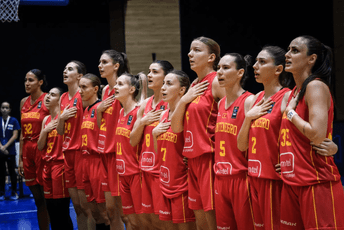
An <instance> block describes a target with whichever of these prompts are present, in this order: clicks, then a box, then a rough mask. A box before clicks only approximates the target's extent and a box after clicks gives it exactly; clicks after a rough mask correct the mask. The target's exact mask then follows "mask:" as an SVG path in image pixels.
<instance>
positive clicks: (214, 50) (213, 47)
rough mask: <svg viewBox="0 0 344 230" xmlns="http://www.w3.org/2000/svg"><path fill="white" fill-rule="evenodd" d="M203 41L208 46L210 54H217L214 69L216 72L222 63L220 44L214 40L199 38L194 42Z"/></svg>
mask: <svg viewBox="0 0 344 230" xmlns="http://www.w3.org/2000/svg"><path fill="white" fill-rule="evenodd" d="M195 40H196V41H201V42H203V43H204V44H205V45H207V47H208V51H209V53H210V54H215V61H214V64H213V69H214V70H216V69H217V65H218V64H219V61H220V58H221V57H220V53H221V50H220V46H219V44H218V43H217V42H216V41H214V40H213V39H211V38H207V37H203V36H202V37H198V38H195V39H194V41H195Z"/></svg>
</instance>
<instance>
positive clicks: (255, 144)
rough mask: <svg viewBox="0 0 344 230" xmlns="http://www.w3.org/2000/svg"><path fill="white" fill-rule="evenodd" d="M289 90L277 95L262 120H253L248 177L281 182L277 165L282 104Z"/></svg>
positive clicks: (260, 95)
mask: <svg viewBox="0 0 344 230" xmlns="http://www.w3.org/2000/svg"><path fill="white" fill-rule="evenodd" d="M288 91H290V90H289V89H287V88H284V89H281V90H280V91H278V92H277V93H275V94H274V95H273V96H272V97H271V100H272V101H273V102H274V104H273V106H272V109H270V110H269V111H268V113H267V114H266V115H264V116H261V117H260V118H258V119H256V120H253V121H252V123H251V128H250V133H249V149H248V175H250V176H252V177H260V178H264V179H272V180H280V179H281V178H280V175H279V174H278V173H277V172H276V168H275V165H276V164H278V163H279V146H278V137H279V130H280V127H281V121H282V113H281V104H282V101H283V97H284V94H285V93H287V92H288ZM264 95H265V92H261V93H260V94H259V95H258V98H257V100H256V101H255V103H254V104H257V103H258V102H259V101H260V100H262V99H263V97H264Z"/></svg>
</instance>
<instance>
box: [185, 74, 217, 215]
mask: <svg viewBox="0 0 344 230" xmlns="http://www.w3.org/2000/svg"><path fill="white" fill-rule="evenodd" d="M215 77H216V72H212V73H210V74H208V75H207V76H205V77H204V78H203V79H202V80H201V81H200V83H201V82H204V81H208V83H209V85H208V88H207V89H206V90H205V91H204V93H203V94H202V95H201V96H198V97H197V98H196V99H195V100H193V101H192V102H191V103H190V104H188V105H187V107H186V112H185V115H184V137H185V143H184V149H183V155H184V156H186V157H187V158H190V159H189V161H188V165H189V206H190V208H191V209H193V210H199V209H203V210H204V211H209V210H214V188H213V185H214V172H213V170H212V167H213V165H214V151H215V125H216V117H217V112H218V111H217V102H216V101H215V99H214V97H213V94H212V84H213V80H214V78H215ZM193 85H194V84H192V86H193Z"/></svg>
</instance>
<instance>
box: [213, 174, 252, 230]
mask: <svg viewBox="0 0 344 230" xmlns="http://www.w3.org/2000/svg"><path fill="white" fill-rule="evenodd" d="M214 188H215V212H216V223H217V229H245V230H246V229H247V230H249V229H254V222H253V208H252V203H251V195H250V188H249V183H248V176H247V173H241V174H238V175H233V176H215V182H214Z"/></svg>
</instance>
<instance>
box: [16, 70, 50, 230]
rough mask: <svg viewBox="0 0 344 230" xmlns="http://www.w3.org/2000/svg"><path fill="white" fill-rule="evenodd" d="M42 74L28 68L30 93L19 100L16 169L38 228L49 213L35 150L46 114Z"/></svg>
mask: <svg viewBox="0 0 344 230" xmlns="http://www.w3.org/2000/svg"><path fill="white" fill-rule="evenodd" d="M46 84H47V83H46V79H45V75H44V74H43V73H42V71H41V70H39V69H32V70H30V71H29V72H28V73H27V74H26V76H25V83H24V85H25V91H26V93H28V94H30V95H29V96H28V97H25V98H23V99H22V100H21V102H20V111H21V126H22V129H21V133H20V150H19V164H18V172H19V174H20V175H21V176H23V177H25V183H26V185H27V186H28V187H29V188H30V191H31V192H32V194H33V198H34V199H35V204H36V207H37V218H38V225H39V228H40V229H49V215H48V211H47V207H46V203H45V199H44V193H43V187H42V185H43V182H42V169H43V167H42V165H41V160H42V158H41V152H40V151H39V150H38V149H37V140H38V137H39V134H40V132H41V128H42V121H43V119H44V117H46V116H47V115H49V111H48V109H47V108H46V106H45V103H44V98H45V96H46V93H44V92H43V91H42V87H44V86H46Z"/></svg>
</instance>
